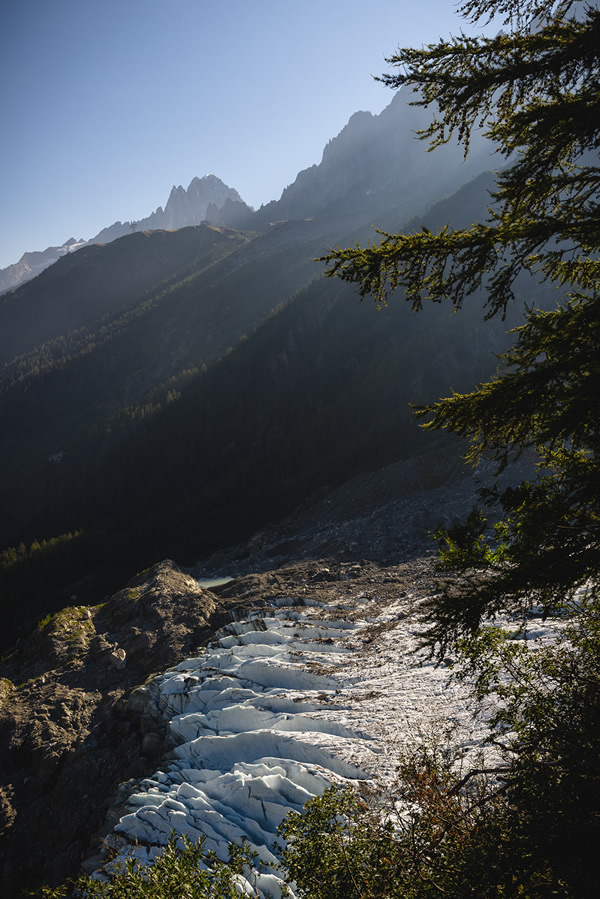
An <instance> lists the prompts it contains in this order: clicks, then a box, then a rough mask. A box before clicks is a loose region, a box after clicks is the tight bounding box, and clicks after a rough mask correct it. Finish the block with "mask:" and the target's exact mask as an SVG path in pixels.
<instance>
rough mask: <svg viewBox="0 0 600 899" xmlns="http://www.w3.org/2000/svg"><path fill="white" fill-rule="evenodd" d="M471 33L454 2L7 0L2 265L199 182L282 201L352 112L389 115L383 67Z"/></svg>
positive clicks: (1, 111) (1, 21)
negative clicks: (413, 50) (464, 30)
mask: <svg viewBox="0 0 600 899" xmlns="http://www.w3.org/2000/svg"><path fill="white" fill-rule="evenodd" d="M464 24H465V23H464V22H463V21H462V20H461V19H460V18H459V17H458V16H457V15H456V13H455V5H454V3H453V2H452V0H410V2H406V0H376V2H375V3H374V4H371V3H367V2H366V0H362V2H356V0H294V2H289V0H228V2H225V3H223V2H220V3H219V2H215V0H211V2H204V0H145V2H143V0H78V2H76V0H5V2H4V3H2V4H1V5H0V74H1V78H0V84H1V90H0V117H1V118H0V122H1V123H2V133H3V135H4V137H3V139H2V141H1V142H0V267H4V266H6V265H9V264H10V263H12V262H16V261H17V260H18V259H19V258H20V256H21V255H22V254H23V253H24V252H25V251H28V250H41V249H45V247H47V246H50V245H55V244H60V243H62V242H63V241H65V240H67V239H68V238H69V237H75V238H80V237H83V238H90V237H92V236H93V235H94V234H96V233H97V232H98V231H99V230H100V229H101V228H103V227H105V226H106V225H110V224H112V222H114V221H116V220H118V219H120V220H122V221H129V220H135V219H139V218H142V217H144V216H146V215H148V214H149V213H150V212H152V211H153V210H154V209H155V208H156V207H157V206H159V205H164V204H165V202H166V200H167V198H168V195H169V192H170V190H171V187H172V186H173V185H174V184H176V185H179V184H182V185H183V186H184V187H187V186H188V184H189V182H190V181H191V180H192V178H193V177H194V176H196V175H198V176H200V177H201V176H202V175H205V174H207V173H213V174H215V175H217V176H218V177H219V178H221V179H222V180H223V181H225V183H226V184H228V185H229V186H230V187H235V188H236V189H237V190H238V191H239V193H240V194H241V195H242V197H243V199H244V200H245V201H246V202H247V203H249V204H250V205H252V206H254V207H255V208H257V207H259V206H260V205H261V204H262V203H267V202H269V200H272V199H278V198H279V197H280V195H281V192H282V190H283V189H284V188H285V187H286V186H287V185H288V184H290V183H291V182H292V181H293V180H294V179H295V176H296V174H297V173H298V171H300V170H301V169H304V168H307V167H308V166H310V165H312V164H313V163H318V162H320V160H321V155H322V151H323V147H324V146H325V144H326V143H327V141H328V140H329V139H330V138H332V137H335V135H337V134H338V133H339V132H340V131H341V129H342V128H343V127H344V125H345V124H346V122H347V121H348V119H349V118H350V116H351V115H352V113H354V112H356V111H357V110H359V109H367V110H370V111H371V112H373V113H378V112H380V111H381V110H382V109H383V108H384V107H385V106H386V105H387V104H388V103H389V102H390V100H391V93H390V91H389V89H386V88H385V87H384V86H383V85H381V84H380V83H378V82H376V81H374V80H373V78H372V75H377V74H381V73H382V72H384V71H386V69H387V66H386V63H385V57H386V56H389V55H390V54H392V53H393V52H394V50H395V49H396V48H397V47H398V46H420V45H421V44H423V43H427V42H431V41H435V40H436V39H437V38H438V37H440V36H447V35H448V34H449V33H457V32H458V31H459V30H460V29H461V27H464ZM471 30H472V29H471Z"/></svg>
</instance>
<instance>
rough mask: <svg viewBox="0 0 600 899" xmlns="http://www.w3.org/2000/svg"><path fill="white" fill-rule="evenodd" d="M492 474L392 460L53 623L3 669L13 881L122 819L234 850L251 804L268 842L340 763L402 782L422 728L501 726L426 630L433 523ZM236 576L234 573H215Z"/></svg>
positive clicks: (442, 456)
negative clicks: (405, 752) (423, 648)
mask: <svg viewBox="0 0 600 899" xmlns="http://www.w3.org/2000/svg"><path fill="white" fill-rule="evenodd" d="M426 472H427V474H428V477H427V482H428V486H427V487H425V486H424V483H425V478H424V475H425V473H426ZM476 487H477V483H476V480H475V479H474V477H473V474H472V472H470V471H468V470H467V469H465V468H464V467H463V466H462V465H461V463H460V462H458V461H457V458H456V454H455V453H448V452H446V453H437V454H436V453H434V454H431V455H430V456H429V457H428V458H427V457H423V458H421V459H420V460H412V461H410V462H408V463H404V464H397V465H393V466H389V467H388V468H386V469H383V470H379V471H376V472H372V473H370V474H367V475H363V476H361V477H359V478H356V479H354V480H353V481H350V482H348V483H346V484H345V485H343V486H342V487H341V488H339V489H337V490H332V491H329V492H324V493H323V494H322V495H320V496H318V497H313V498H312V499H311V501H310V502H308V501H307V502H306V503H305V504H304V505H303V506H301V507H300V508H299V509H297V510H296V512H295V513H294V514H293V515H292V516H290V517H289V518H287V519H285V520H284V521H283V522H281V523H280V524H278V525H277V526H274V527H272V528H269V529H266V530H263V531H261V532H260V533H257V534H255V535H254V536H253V537H252V538H251V539H250V540H249V541H246V542H244V543H243V544H240V545H238V546H234V547H231V548H229V549H227V550H223V551H221V552H219V553H218V554H216V555H214V556H212V557H210V558H207V559H204V560H202V563H201V564H200V565H199V566H198V567H197V568H195V569H189V568H188V569H186V570H182V569H181V568H179V567H178V566H177V565H176V564H175V563H173V562H170V561H163V562H161V563H159V564H158V565H155V566H153V567H152V568H150V569H149V570H148V571H146V572H143V573H141V574H139V575H137V576H136V577H134V578H133V579H132V580H131V581H130V582H129V583H128V584H127V585H126V586H125V587H124V588H123V589H122V590H120V591H118V592H117V593H116V594H114V595H113V596H112V597H111V598H110V599H108V600H107V601H106V602H105V603H103V604H101V605H100V606H97V607H86V606H77V605H76V604H73V605H72V606H71V607H69V608H66V609H64V610H63V611H62V612H59V613H57V614H56V615H55V616H53V617H51V618H50V619H49V620H48V621H46V622H42V623H41V624H40V625H39V626H38V628H37V629H36V630H35V631H34V632H33V633H32V634H31V635H30V636H29V637H28V638H27V639H26V640H23V641H22V642H21V643H20V644H18V645H17V647H16V648H15V650H14V651H13V652H12V654H10V655H9V656H8V658H6V659H5V660H4V662H3V663H2V669H1V671H0V674H1V676H2V681H1V682H0V683H1V684H2V704H1V706H0V738H1V741H2V747H1V751H2V755H3V764H2V772H3V774H2V784H1V789H2V794H1V795H2V822H1V828H2V844H1V845H2V862H1V864H2V869H1V876H2V882H3V883H4V884H5V885H6V890H7V892H6V893H5V895H11V896H12V895H14V896H18V895H19V893H20V891H21V890H22V889H24V888H27V889H33V890H35V889H39V887H40V886H41V884H43V883H50V884H57V883H59V882H61V881H63V880H64V879H65V878H66V877H68V876H74V875H76V874H77V873H78V871H79V870H80V866H81V864H82V863H83V864H84V867H85V869H86V870H94V869H95V868H97V867H98V866H99V865H100V864H101V863H102V860H103V858H102V855H101V854H99V853H101V849H102V845H103V840H104V839H106V838H108V840H109V843H113V842H114V840H115V839H116V840H117V842H118V844H119V845H120V846H121V847H125V848H124V851H129V847H130V844H134V843H137V844H139V846H140V847H142V850H143V851H146V849H149V850H150V851H152V849H153V848H155V847H156V846H158V845H162V844H164V843H165V842H166V840H167V839H168V836H169V833H170V831H171V830H172V829H174V828H175V829H178V830H179V832H182V833H188V834H190V835H194V834H195V835H199V834H200V833H202V832H204V833H207V834H208V835H209V838H210V840H212V841H213V842H214V843H215V846H214V847H213V848H216V849H218V850H219V851H220V852H221V853H222V852H223V851H224V848H225V847H226V844H227V842H228V841H229V840H230V839H234V838H238V839H239V838H240V837H241V836H242V835H243V834H242V830H243V826H242V824H241V822H243V821H246V822H247V824H246V837H247V838H249V839H250V840H251V841H252V843H254V844H256V845H257V846H258V847H259V848H261V847H262V849H261V852H262V854H263V855H264V852H265V851H267V850H268V851H269V852H270V851H271V849H272V845H271V844H272V842H273V840H274V839H275V829H276V827H277V825H278V823H279V821H280V820H281V818H282V817H283V816H284V814H285V813H286V812H287V811H288V810H289V809H290V808H299V807H301V805H302V804H303V802H304V801H306V799H307V798H309V796H310V795H311V794H315V793H317V792H319V791H322V790H323V789H324V787H325V785H326V784H327V783H329V782H334V781H336V780H340V779H349V780H350V781H351V782H357V783H361V784H363V785H369V788H373V787H375V786H378V785H379V786H381V785H383V784H385V783H386V782H387V783H389V781H390V779H391V778H393V775H394V769H395V760H396V758H397V753H398V751H399V750H400V749H401V747H402V746H403V745H405V744H406V742H407V741H410V740H412V739H417V738H418V734H419V733H420V732H421V731H423V732H424V731H427V730H431V728H432V727H433V728H436V729H438V730H439V728H440V727H441V726H442V724H443V725H444V726H445V725H449V726H452V727H454V728H455V729H456V728H458V730H459V731H461V733H460V736H459V737H456V739H459V740H461V741H462V743H464V747H465V752H468V751H469V750H470V747H472V746H473V745H476V743H477V742H478V740H479V739H480V738H481V735H482V733H483V731H482V729H481V728H482V725H481V723H480V724H478V725H477V728H478V730H477V731H476V732H474V733H472V732H471V731H472V728H473V726H474V724H473V722H472V720H471V704H470V701H469V699H468V691H467V688H466V687H465V686H464V685H456V684H454V685H449V684H448V676H449V673H450V669H448V668H447V667H446V666H444V665H442V666H439V667H436V666H435V665H434V663H433V662H432V660H430V659H429V660H428V659H427V658H426V657H425V656H424V655H423V654H421V655H419V654H418V652H417V654H415V651H416V650H417V648H418V633H419V630H420V628H421V624H420V621H419V615H420V609H421V607H422V604H423V602H425V601H426V599H427V597H428V596H431V595H432V593H434V592H435V589H436V587H435V583H436V574H435V571H434V555H433V546H432V543H431V538H430V537H429V533H430V531H431V530H432V529H433V528H434V527H435V526H436V524H437V523H438V522H439V521H440V520H445V521H447V522H450V521H453V520H455V518H457V517H458V516H460V515H462V514H464V512H465V511H466V510H468V508H469V507H470V504H471V503H472V501H473V497H474V490H475V488H476ZM219 575H226V576H230V577H232V578H233V579H232V580H231V581H230V582H229V583H227V584H225V585H222V586H220V587H215V589H214V591H211V590H206V589H203V588H201V587H199V586H198V580H199V579H202V578H205V577H210V576H215V577H216V576H219ZM207 647H208V648H207ZM165 672H167V673H165ZM192 686H193V688H194V689H192ZM207 691H208V692H207ZM206 696H210V702H209V703H208V705H206V699H205V697H206ZM174 715H176V716H177V717H176V719H175V721H172V720H171V719H172V718H173V716H174ZM186 715H187V719H186V717H185V716H186ZM186 721H187V723H183V722H186ZM177 722H179V724H177ZM190 728H191V730H190ZM244 734H245V735H244ZM203 741H204V742H203ZM209 744H210V747H209ZM226 746H227V748H225V747H226ZM190 747H192V748H190ZM190 753H191V756H193V757H194V761H190V758H191V756H190ZM265 759H267V761H265ZM269 760H270V761H269ZM265 765H267V768H265V767H264V766H265ZM269 765H270V766H271V768H268V766H269ZM244 766H245V767H244ZM257 766H258V767H257ZM261 766H263V767H261ZM191 768H195V769H196V774H195V775H193V777H194V778H195V779H194V781H193V783H191V785H190V784H189V782H188V781H189V778H188V776H187V775H186V774H185V773H184V772H185V771H188V770H189V769H191ZM267 769H268V770H267ZM207 770H210V772H212V773H211V774H210V777H209V778H208V779H209V780H210V783H211V784H212V787H209V786H207V777H208V775H207ZM273 777H274V778H275V779H274V780H273ZM186 778H187V779H186ZM184 783H187V784H188V785H187V786H184ZM265 784H270V785H271V786H270V787H269V790H270V792H269V795H268V796H267V795H266V794H264V791H265ZM243 785H245V786H243ZM253 790H254V792H255V793H256V796H258V798H256V796H255V799H256V802H258V804H259V806H260V803H263V804H262V806H260V807H261V808H263V810H264V809H268V811H264V814H263V815H262V818H261V817H260V815H259V819H260V820H259V819H257V818H256V813H255V812H256V809H255V810H254V811H252V808H251V807H252V806H253V803H254V804H256V803H255V801H254V799H252V795H253ZM240 791H241V792H240ZM184 796H188V797H190V808H187V807H186V806H185V803H184V804H183V805H182V800H183V798H184ZM244 797H246V798H244ZM198 809H204V812H203V813H202V814H201V813H200V812H199V811H198ZM215 809H217V810H218V813H217V811H215ZM261 814H262V813H261ZM119 822H120V823H119ZM180 825H181V826H180ZM115 827H116V831H115ZM115 833H118V834H120V835H119V836H118V837H115V835H114V834H115ZM261 835H262V836H261ZM259 837H260V838H259ZM211 845H212V844H211ZM265 847H266V848H265ZM267 854H268V853H267ZM265 876H267V877H268V878H272V877H273V876H275V875H274V874H273V872H272V871H271V872H267V874H266V875H265ZM264 886H265V889H267V888H268V889H269V890H271V889H274V886H273V882H272V881H271V880H267V881H266V882H265V884H264Z"/></svg>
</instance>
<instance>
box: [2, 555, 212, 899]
mask: <svg viewBox="0 0 600 899" xmlns="http://www.w3.org/2000/svg"><path fill="white" fill-rule="evenodd" d="M218 608H219V600H218V598H217V597H216V596H215V595H214V594H212V593H210V592H209V591H206V590H203V589H201V588H200V587H199V586H198V584H197V583H196V581H195V580H194V579H193V578H192V577H190V576H189V575H187V574H185V573H184V572H183V571H181V570H180V569H179V568H178V567H177V566H176V565H175V564H174V563H172V562H169V561H165V562H161V563H160V564H158V565H155V566H154V567H153V568H151V569H150V570H149V571H147V572H144V573H142V574H140V575H138V576H137V577H135V578H134V579H133V580H131V581H130V582H129V584H128V585H127V587H126V588H125V589H123V590H121V591H119V592H118V593H116V594H115V595H114V596H113V597H111V599H109V600H108V602H106V603H105V604H104V605H102V606H99V607H96V608H88V607H70V608H67V609H63V610H62V611H61V612H59V613H57V614H56V615H55V616H53V617H52V618H51V619H49V620H48V621H45V622H42V623H41V624H40V626H38V628H37V630H36V631H35V632H34V633H33V634H32V635H31V637H30V638H29V639H28V640H27V641H24V642H23V643H22V644H21V645H20V646H19V647H18V648H17V649H16V650H15V651H14V652H13V653H12V655H11V656H10V657H9V658H8V659H7V660H5V661H4V662H3V663H2V665H1V666H0V883H2V885H3V895H4V896H18V895H19V894H20V892H21V890H23V889H30V890H35V889H37V888H39V886H40V885H41V884H44V883H47V884H51V885H56V884H58V883H60V882H61V881H62V880H64V879H65V878H66V877H69V876H73V875H76V874H77V873H78V869H79V865H80V863H81V859H82V857H83V856H84V855H85V854H86V852H87V851H88V847H89V844H90V839H91V838H92V836H93V835H94V834H95V833H96V832H97V831H98V829H99V828H101V826H102V823H103V819H104V815H105V813H106V810H107V809H108V808H109V807H110V806H111V805H112V804H113V801H114V794H115V792H116V791H117V789H118V787H119V784H120V783H122V782H123V781H126V780H128V779H131V778H136V777H140V776H143V775H144V774H145V773H147V769H148V767H149V766H152V764H153V762H152V759H153V758H156V757H158V756H160V755H161V754H162V752H163V751H164V737H165V734H164V732H163V731H162V727H163V725H162V724H161V722H157V721H154V720H151V719H150V718H149V716H148V715H147V714H145V707H144V702H143V688H141V691H137V692H139V695H137V694H136V692H134V693H132V690H133V688H134V687H136V686H138V685H140V684H143V682H144V681H145V680H146V679H147V678H148V677H149V676H150V675H151V674H152V673H154V672H157V671H162V670H165V669H166V668H168V667H169V666H170V665H172V664H174V663H175V662H177V661H179V660H180V659H181V658H183V657H184V656H185V655H189V654H191V653H193V652H194V650H195V649H196V648H197V647H198V645H200V644H202V643H203V642H205V641H206V640H207V639H208V637H209V636H210V634H211V633H212V632H213V630H214V629H215V627H218V626H219V624H218V621H219V620H221V616H219V615H218V614H216V613H217V611H218ZM213 618H214V619H215V621H217V623H216V624H215V625H214V626H211V619H213ZM136 695H137V700H136V699H135V698H134V697H135V696H136ZM130 696H131V697H133V698H132V700H131V701H129V702H128V701H127V700H128V697H130Z"/></svg>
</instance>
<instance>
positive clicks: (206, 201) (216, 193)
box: [155, 175, 243, 228]
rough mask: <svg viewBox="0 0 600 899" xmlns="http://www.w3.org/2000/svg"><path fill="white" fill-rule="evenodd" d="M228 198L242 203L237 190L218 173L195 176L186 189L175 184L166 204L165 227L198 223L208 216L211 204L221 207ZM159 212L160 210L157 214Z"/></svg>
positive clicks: (180, 226)
mask: <svg viewBox="0 0 600 899" xmlns="http://www.w3.org/2000/svg"><path fill="white" fill-rule="evenodd" d="M227 200H231V201H232V202H235V203H242V202H243V201H242V198H241V197H240V195H239V193H238V192H237V190H235V189H234V188H232V187H228V186H227V185H226V184H224V183H223V181H221V179H220V178H217V177H216V175H205V176H204V177H203V178H198V177H196V178H193V179H192V180H191V182H190V184H189V186H188V188H187V190H185V189H184V188H183V187H182V186H181V185H179V186H178V187H176V186H175V185H173V188H172V189H171V194H170V196H169V199H168V201H167V205H166V206H165V209H164V213H163V217H164V223H163V225H162V227H163V228H183V227H184V226H186V225H198V224H200V222H202V221H203V220H204V219H205V218H206V213H207V209H208V207H209V205H212V206H213V207H216V208H217V209H221V208H222V207H223V206H224V205H225V203H226V201H227ZM157 214H158V210H157V211H156V213H155V215H157Z"/></svg>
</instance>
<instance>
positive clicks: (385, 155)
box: [0, 91, 494, 293]
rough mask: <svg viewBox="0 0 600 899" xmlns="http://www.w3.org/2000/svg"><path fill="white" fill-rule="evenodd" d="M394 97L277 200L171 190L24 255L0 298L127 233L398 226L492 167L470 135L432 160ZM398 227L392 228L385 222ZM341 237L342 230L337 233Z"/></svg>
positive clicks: (217, 189)
mask: <svg viewBox="0 0 600 899" xmlns="http://www.w3.org/2000/svg"><path fill="white" fill-rule="evenodd" d="M411 100H412V97H411V96H409V97H407V96H406V95H405V94H404V93H403V92H402V91H397V92H396V94H395V95H394V97H393V99H392V101H391V102H390V103H389V104H388V106H386V108H385V109H384V110H383V111H382V112H381V113H379V114H378V115H373V114H372V113H370V112H365V111H362V112H356V113H354V115H352V116H351V117H350V119H349V121H348V123H347V124H346V125H345V126H344V128H343V129H342V130H341V132H340V133H339V134H338V135H337V136H336V137H334V138H332V139H331V140H330V141H329V142H328V143H327V145H326V146H325V148H324V150H323V156H322V159H321V162H320V163H319V164H314V165H312V166H310V167H309V168H308V169H304V170H303V171H301V172H299V173H298V175H297V177H296V178H295V180H294V182H293V183H292V184H290V185H288V186H287V187H286V188H285V189H284V190H283V192H282V195H281V197H280V199H279V200H272V201H271V202H269V203H267V204H265V205H264V206H261V208H260V209H259V210H257V211H255V210H254V209H252V207H250V206H248V205H247V204H246V203H245V202H244V201H243V199H242V198H241V196H240V194H239V193H238V191H237V190H235V189H234V188H232V187H228V186H227V185H226V184H225V183H224V182H223V181H221V179H220V178H218V177H217V176H216V175H204V177H202V178H198V177H196V178H193V179H192V181H191V182H190V184H189V185H188V187H187V190H186V189H184V188H183V187H182V186H181V185H179V186H178V187H176V186H173V188H172V189H171V193H170V195H169V198H168V200H167V203H166V205H165V207H164V209H163V207H162V206H159V207H158V208H157V209H156V210H155V211H154V212H153V213H151V214H150V215H148V216H146V218H143V219H140V220H138V221H133V222H131V221H129V222H121V221H117V222H114V223H113V224H112V225H110V226H108V227H107V228H103V229H102V230H101V231H99V232H98V234H96V235H95V236H94V237H92V238H90V239H89V240H87V241H84V240H80V241H77V242H74V241H73V240H72V239H71V240H70V241H67V242H66V243H65V244H63V245H62V246H59V247H49V248H48V249H47V250H45V251H44V252H43V253H25V254H24V256H23V257H22V258H21V260H20V261H19V262H18V263H15V264H14V265H10V266H8V267H7V268H5V269H0V293H3V292H6V291H7V290H10V289H12V288H14V287H17V286H18V285H19V284H22V283H23V282H25V281H28V280H30V279H31V278H34V277H35V276H36V275H38V274H39V273H40V272H42V271H43V270H44V269H45V268H47V267H48V266H49V265H52V264H53V263H54V262H56V261H57V260H58V259H59V258H60V257H61V256H65V255H66V254H67V253H69V252H71V250H73V249H75V248H79V247H80V246H83V245H85V244H96V243H110V242H111V241H113V240H116V239H118V238H119V237H123V236H124V235H126V234H129V233H131V232H132V231H155V230H163V229H167V230H175V229H178V228H184V227H187V226H190V225H200V224H202V223H203V222H205V221H208V222H210V224H212V225H216V226H218V227H228V228H241V229H261V228H264V227H265V226H267V225H268V224H269V223H270V222H277V221H288V220H293V219H296V220H298V219H306V218H313V217H315V216H320V217H323V216H330V217H337V218H338V220H339V224H340V225H341V224H342V221H343V222H345V224H346V226H347V229H348V231H351V230H352V229H353V228H354V227H355V225H356V224H357V223H358V222H361V223H363V222H364V221H365V219H366V218H367V217H368V216H369V215H371V218H372V223H373V224H375V225H377V226H379V227H384V228H385V227H388V226H389V227H399V226H400V224H401V223H402V222H405V221H407V220H408V219H409V218H411V217H412V216H413V215H416V214H420V213H422V212H423V211H425V210H426V209H427V208H428V206H430V205H431V204H432V203H435V202H437V201H438V200H439V199H440V198H441V197H444V196H449V195H450V194H452V193H454V191H455V190H456V189H457V188H458V186H459V185H460V184H464V183H465V182H466V181H468V180H469V179H470V178H472V177H474V176H475V175H477V174H479V173H480V172H482V171H484V170H485V169H489V168H493V167H494V166H493V163H492V158H491V156H490V152H491V150H490V145H489V144H488V143H487V142H486V141H485V140H484V139H483V138H482V137H481V136H480V135H474V136H473V138H472V141H471V149H470V152H469V156H468V158H467V159H466V160H465V159H463V152H462V149H461V148H460V147H459V146H458V144H456V143H450V144H448V145H446V146H445V147H444V148H443V151H441V150H439V151H438V152H437V153H436V154H428V153H426V152H424V150H425V147H424V145H423V144H422V143H421V142H420V141H418V140H417V139H416V132H417V131H419V130H420V129H423V128H424V127H425V126H426V124H427V122H428V117H429V113H428V111H427V110H425V109H422V108H421V107H418V106H414V105H412V104H411ZM390 215H391V216H392V218H393V219H394V218H395V222H394V221H392V222H391V223H389V225H388V222H389V216H390ZM335 230H336V232H338V233H340V228H339V226H338V227H336V228H335Z"/></svg>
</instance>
